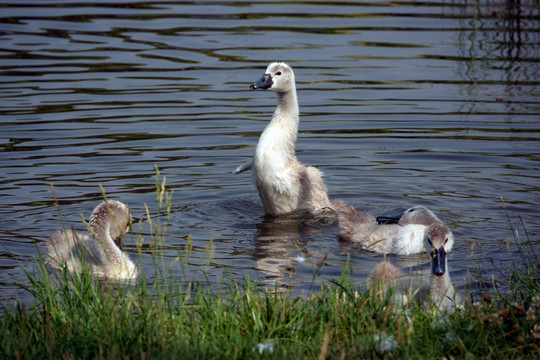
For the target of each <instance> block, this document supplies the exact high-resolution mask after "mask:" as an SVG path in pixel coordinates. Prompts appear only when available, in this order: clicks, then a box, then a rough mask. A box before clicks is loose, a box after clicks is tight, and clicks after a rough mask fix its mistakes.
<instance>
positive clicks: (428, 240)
mask: <svg viewBox="0 0 540 360" xmlns="http://www.w3.org/2000/svg"><path fill="white" fill-rule="evenodd" d="M427 242H428V243H429V245H431V246H433V243H432V242H431V239H430V238H427Z"/></svg>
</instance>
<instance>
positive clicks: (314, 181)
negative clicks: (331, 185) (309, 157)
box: [299, 166, 332, 213]
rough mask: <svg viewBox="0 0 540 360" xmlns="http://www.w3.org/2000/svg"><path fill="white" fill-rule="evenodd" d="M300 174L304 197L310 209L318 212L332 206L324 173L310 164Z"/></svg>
mask: <svg viewBox="0 0 540 360" xmlns="http://www.w3.org/2000/svg"><path fill="white" fill-rule="evenodd" d="M299 175H300V176H299V178H300V186H301V187H302V199H303V201H304V203H305V206H306V207H307V208H308V210H309V211H310V212H312V213H316V212H318V211H320V210H322V209H324V208H331V207H332V206H331V205H330V200H328V193H327V190H326V186H325V185H324V181H323V179H322V173H321V172H320V171H319V170H318V169H316V168H314V167H311V166H308V167H305V168H304V169H302V170H301V171H299Z"/></svg>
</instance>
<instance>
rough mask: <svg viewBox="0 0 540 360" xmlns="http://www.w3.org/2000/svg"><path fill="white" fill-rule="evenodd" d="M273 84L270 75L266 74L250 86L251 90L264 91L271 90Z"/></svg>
mask: <svg viewBox="0 0 540 360" xmlns="http://www.w3.org/2000/svg"><path fill="white" fill-rule="evenodd" d="M272 84H273V82H272V77H271V76H270V74H264V75H263V76H262V78H260V79H259V80H257V81H255V82H254V83H253V84H251V85H250V86H249V88H250V89H251V90H255V89H263V90H266V89H268V88H270V87H271V86H272Z"/></svg>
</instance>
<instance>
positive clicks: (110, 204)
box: [47, 200, 138, 280]
mask: <svg viewBox="0 0 540 360" xmlns="http://www.w3.org/2000/svg"><path fill="white" fill-rule="evenodd" d="M130 222H131V215H130V213H129V209H128V208H127V206H126V205H125V204H123V203H121V202H120V201H116V200H108V201H103V202H102V203H101V204H99V205H98V206H97V207H96V208H95V209H94V211H93V212H92V216H91V217H90V223H89V224H90V234H79V233H77V232H75V230H74V229H72V230H67V229H64V230H60V231H57V232H56V233H55V234H54V235H53V236H52V237H51V238H50V239H49V241H48V242H47V262H48V264H49V265H50V266H52V267H53V268H55V269H62V268H63V267H64V266H66V267H67V270H68V271H69V272H71V273H81V272H82V271H83V269H88V271H89V272H90V273H91V274H93V275H96V276H98V277H100V278H110V279H118V280H127V279H134V278H136V277H137V274H138V272H137V268H136V267H135V264H133V262H132V261H131V260H130V259H129V257H128V256H127V255H126V254H125V253H124V252H122V250H120V248H119V245H117V244H121V241H122V240H123V238H124V236H125V234H126V229H127V227H128V226H129V223H130Z"/></svg>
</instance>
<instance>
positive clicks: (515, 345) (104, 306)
mask: <svg viewBox="0 0 540 360" xmlns="http://www.w3.org/2000/svg"><path fill="white" fill-rule="evenodd" d="M156 171H157V174H156V199H157V204H158V210H157V212H156V213H155V215H152V212H151V211H150V209H149V208H148V206H146V205H145V210H146V219H145V220H146V221H147V222H148V225H149V227H150V229H151V233H150V235H151V239H145V238H143V236H142V235H141V233H142V230H141V229H142V220H139V221H138V224H137V223H135V224H134V226H133V227H134V229H136V228H137V225H138V227H139V233H138V235H137V249H138V251H139V255H140V254H141V251H142V249H143V246H144V247H148V248H150V249H152V250H154V251H152V254H158V253H159V249H160V246H162V245H163V244H164V243H165V241H166V228H167V221H166V220H164V218H167V219H168V218H169V217H170V208H171V201H172V192H170V191H168V190H167V189H166V187H165V178H163V180H162V181H160V174H159V170H158V169H157V168H156ZM103 193H104V191H103ZM104 197H105V193H104ZM503 208H504V211H506V212H507V214H508V211H507V209H506V207H505V205H504V202H503ZM508 223H509V225H510V228H511V229H512V234H513V240H514V244H511V245H512V246H514V247H516V248H517V249H518V250H519V253H520V259H519V260H518V261H519V262H520V263H519V264H516V266H515V268H514V269H510V278H509V279H506V280H505V281H507V283H505V285H506V286H505V288H506V289H507V290H505V292H504V293H502V292H500V291H499V290H498V289H499V287H498V286H496V285H497V284H494V285H495V286H493V288H492V289H489V291H488V289H471V290H470V293H467V294H465V295H466V301H465V303H464V305H463V306H462V307H459V308H458V309H456V310H455V311H453V312H443V313H441V312H438V311H429V310H426V309H425V308H424V307H423V306H417V305H416V306H415V304H414V302H409V303H407V304H402V303H400V302H399V301H396V299H398V297H397V296H395V295H396V294H395V290H394V289H392V288H389V289H388V291H386V292H385V291H383V290H381V288H380V287H377V286H376V285H373V286H369V287H366V286H365V285H359V284H357V283H354V282H353V281H351V280H350V279H349V278H348V276H347V274H348V270H347V268H345V269H344V270H343V273H342V275H341V276H340V277H339V278H337V279H335V280H333V281H332V282H328V283H323V284H321V285H320V289H319V290H317V291H313V292H312V293H311V294H310V295H309V296H304V297H300V296H293V295H291V294H289V293H288V292H283V291H282V290H281V289H279V287H278V286H277V285H276V287H275V288H267V287H262V286H259V283H258V282H257V281H256V280H252V279H244V280H243V281H238V280H230V279H228V278H227V276H226V275H225V276H224V277H223V278H222V281H221V284H220V285H221V286H220V287H219V288H218V289H216V288H215V287H214V288H212V287H211V286H207V284H205V282H204V281H201V282H182V281H181V280H179V279H178V273H179V270H178V268H180V269H184V268H185V265H184V264H186V263H187V261H188V259H189V256H190V249H191V248H190V246H191V245H190V242H189V241H188V242H187V244H186V246H185V248H184V249H183V251H182V253H179V254H178V257H177V258H176V260H175V261H173V262H172V264H165V262H164V261H163V258H160V256H159V255H155V256H154V255H153V259H154V265H155V267H156V279H155V280H153V281H151V282H150V281H149V280H148V278H147V277H146V275H145V274H144V272H143V271H142V269H141V272H142V274H141V276H140V278H139V279H138V280H137V281H136V282H134V283H131V284H127V283H125V284H119V283H110V282H103V281H99V280H98V279H96V278H94V277H92V276H90V275H89V274H87V273H83V274H81V275H72V274H69V273H67V272H65V271H64V272H62V273H57V272H53V271H50V269H48V268H47V267H46V265H45V264H44V261H43V258H42V257H41V255H39V256H38V260H37V263H38V264H37V271H35V272H30V271H27V272H26V273H27V277H28V284H24V285H21V286H22V287H24V288H25V290H26V291H28V292H29V293H30V294H31V296H32V297H33V299H34V301H33V304H32V305H29V306H22V305H21V304H20V303H18V302H16V303H15V304H14V305H10V306H5V304H2V313H1V314H0V319H1V320H0V321H1V322H0V348H1V349H2V350H1V355H0V357H1V358H3V359H4V358H5V359H35V358H58V359H60V358H63V359H79V358H83V359H94V358H100V359H113V358H114V359H116V358H130V359H144V358H152V359H155V358H175V359H178V358H180V359H215V358H226V359H246V358H247V359H250V358H269V359H270V358H275V359H358V358H402V359H410V358H414V359H451V358H459V359H461V358H492V359H507V358H516V359H533V358H539V357H540V280H539V278H538V268H539V263H540V262H539V255H540V254H537V253H535V250H534V247H533V245H532V243H531V242H530V240H529V239H527V241H524V242H521V239H520V238H519V234H518V231H517V229H516V228H515V227H514V226H513V224H512V222H511V220H510V217H509V216H508ZM521 225H522V226H523V228H525V224H523V223H522V224H521ZM134 231H135V230H134ZM509 246H510V244H509ZM212 249H213V244H212V242H209V246H208V257H209V261H210V259H211V257H212V252H213V250H212ZM173 266H174V274H173ZM518 269H519V270H518ZM181 271H182V270H180V273H181ZM480 280H481V279H480ZM479 282H481V281H479Z"/></svg>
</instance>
